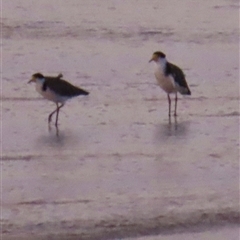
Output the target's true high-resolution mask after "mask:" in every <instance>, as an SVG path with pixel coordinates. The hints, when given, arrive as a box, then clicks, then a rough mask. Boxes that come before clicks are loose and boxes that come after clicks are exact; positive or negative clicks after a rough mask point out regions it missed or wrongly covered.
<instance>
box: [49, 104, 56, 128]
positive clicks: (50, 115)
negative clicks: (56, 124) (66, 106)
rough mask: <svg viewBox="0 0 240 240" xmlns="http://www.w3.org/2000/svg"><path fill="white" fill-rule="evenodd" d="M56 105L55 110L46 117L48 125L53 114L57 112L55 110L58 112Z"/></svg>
mask: <svg viewBox="0 0 240 240" xmlns="http://www.w3.org/2000/svg"><path fill="white" fill-rule="evenodd" d="M56 105H57V108H56V109H55V110H54V111H53V112H52V113H50V114H49V116H48V124H50V122H51V121H52V116H53V114H54V113H55V112H57V110H58V103H56Z"/></svg>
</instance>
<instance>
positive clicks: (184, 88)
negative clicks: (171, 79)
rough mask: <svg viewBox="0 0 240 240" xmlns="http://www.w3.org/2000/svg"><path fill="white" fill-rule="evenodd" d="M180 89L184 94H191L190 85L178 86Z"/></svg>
mask: <svg viewBox="0 0 240 240" xmlns="http://www.w3.org/2000/svg"><path fill="white" fill-rule="evenodd" d="M178 91H179V92H180V93H181V94H182V95H191V91H190V89H189V88H188V87H180V88H178Z"/></svg>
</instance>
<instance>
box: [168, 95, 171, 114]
mask: <svg viewBox="0 0 240 240" xmlns="http://www.w3.org/2000/svg"><path fill="white" fill-rule="evenodd" d="M167 96H168V116H169V117H170V116H171V98H170V95H169V94H168V95H167Z"/></svg>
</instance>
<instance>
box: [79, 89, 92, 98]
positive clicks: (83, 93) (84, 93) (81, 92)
mask: <svg viewBox="0 0 240 240" xmlns="http://www.w3.org/2000/svg"><path fill="white" fill-rule="evenodd" d="M88 94H89V92H88V91H85V90H83V89H81V88H79V89H78V95H85V96H87V95H88Z"/></svg>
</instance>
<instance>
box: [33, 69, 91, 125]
mask: <svg viewBox="0 0 240 240" xmlns="http://www.w3.org/2000/svg"><path fill="white" fill-rule="evenodd" d="M62 77H63V75H62V74H59V75H58V76H57V77H49V76H48V77H47V76H43V75H42V74H41V73H35V74H33V75H32V79H31V80H30V81H29V82H28V83H31V82H35V83H36V90H37V92H38V93H40V94H41V95H42V96H43V97H44V98H46V99H48V100H50V101H52V102H55V103H56V106H57V108H56V109H55V110H54V111H53V112H51V113H50V114H49V116H48V124H50V122H51V120H52V116H53V114H54V113H56V121H55V126H56V127H57V125H58V114H59V110H60V108H62V107H63V106H64V104H65V102H66V101H67V100H68V99H70V98H72V97H76V96H79V95H88V94H89V92H87V91H85V90H83V89H81V88H79V87H76V86H73V85H72V84H71V83H69V82H67V81H65V80H63V79H61V78H62ZM59 104H60V105H59Z"/></svg>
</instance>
